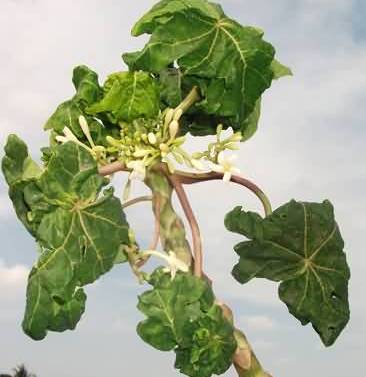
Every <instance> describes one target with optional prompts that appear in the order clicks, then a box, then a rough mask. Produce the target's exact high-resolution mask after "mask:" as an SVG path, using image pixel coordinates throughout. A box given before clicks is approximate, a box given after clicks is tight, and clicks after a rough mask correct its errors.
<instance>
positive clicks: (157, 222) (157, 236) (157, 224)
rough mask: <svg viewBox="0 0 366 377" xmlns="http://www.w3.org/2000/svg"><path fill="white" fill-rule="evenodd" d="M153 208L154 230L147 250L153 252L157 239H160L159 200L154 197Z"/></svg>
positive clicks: (157, 197)
mask: <svg viewBox="0 0 366 377" xmlns="http://www.w3.org/2000/svg"><path fill="white" fill-rule="evenodd" d="M153 202H154V207H155V230H154V238H153V240H152V242H151V244H150V247H149V249H150V250H155V249H156V248H157V246H158V243H159V239H160V198H159V196H156V197H155V198H154V199H153Z"/></svg>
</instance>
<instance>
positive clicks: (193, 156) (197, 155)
mask: <svg viewBox="0 0 366 377" xmlns="http://www.w3.org/2000/svg"><path fill="white" fill-rule="evenodd" d="M203 156H204V154H203V153H202V152H195V153H193V154H192V158H194V159H195V160H199V159H200V158H202V157H203Z"/></svg>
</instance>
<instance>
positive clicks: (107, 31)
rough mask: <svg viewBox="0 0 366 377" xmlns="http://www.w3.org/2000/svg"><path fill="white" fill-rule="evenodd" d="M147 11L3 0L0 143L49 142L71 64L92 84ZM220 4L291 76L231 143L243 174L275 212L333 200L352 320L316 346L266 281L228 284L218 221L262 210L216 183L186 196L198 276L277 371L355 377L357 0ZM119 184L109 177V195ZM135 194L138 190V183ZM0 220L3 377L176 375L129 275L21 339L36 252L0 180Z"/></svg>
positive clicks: (227, 256) (115, 63)
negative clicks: (250, 131) (201, 269)
mask: <svg viewBox="0 0 366 377" xmlns="http://www.w3.org/2000/svg"><path fill="white" fill-rule="evenodd" d="M152 4H153V1H148V0H139V1H138V2H137V1H136V2H134V7H133V8H132V7H131V5H130V3H128V5H126V2H122V1H114V0H106V1H100V0H99V1H97V0H92V1H86V0H75V1H71V0H64V1H62V2H59V1H58V2H51V1H46V0H2V1H1V4H0V56H1V57H2V59H1V61H0V67H1V73H2V75H1V77H0V86H1V88H2V90H1V92H0V100H1V104H2V105H1V117H0V147H1V148H2V147H3V145H4V142H5V139H6V136H7V134H8V133H10V132H15V133H17V134H19V136H21V137H22V138H24V139H25V140H27V141H28V142H29V145H30V149H31V151H32V153H33V155H34V156H35V157H37V156H39V152H38V150H39V148H40V147H41V146H42V145H44V144H45V143H46V141H47V135H46V134H45V133H43V132H42V125H43V124H44V122H45V121H46V119H47V118H48V116H49V115H50V113H51V112H52V111H53V109H54V108H55V106H56V105H57V104H59V103H60V102H61V101H63V100H64V99H66V98H68V97H70V96H71V95H72V86H71V71H72V68H73V66H75V65H77V64H82V63H83V64H87V65H89V66H90V67H92V68H94V69H95V70H96V71H97V72H99V73H100V77H101V79H104V78H105V76H106V74H108V73H109V72H113V71H117V70H120V69H121V68H122V63H121V59H120V54H121V53H122V52H124V51H129V50H134V49H135V48H136V47H138V46H141V45H142V44H143V42H144V38H139V39H132V38H131V37H130V34H129V30H130V27H131V26H132V24H133V22H134V21H135V20H136V19H137V18H138V16H139V15H141V14H142V13H143V12H144V11H145V10H147V9H148V8H149V7H150V6H151V5H152ZM221 4H222V5H223V7H224V9H225V10H226V11H227V13H228V14H230V15H231V16H233V17H235V18H236V19H237V20H239V21H240V22H241V23H243V24H251V25H255V26H259V27H261V28H262V29H264V30H265V33H266V39H267V40H269V41H270V42H272V43H273V44H274V45H275V46H276V48H277V52H278V57H279V58H280V60H281V61H283V62H284V63H286V64H288V65H290V66H291V67H292V69H293V71H294V77H293V78H290V79H283V80H281V81H280V82H278V83H275V84H274V86H273V88H272V89H270V90H269V91H268V93H267V94H266V95H265V98H264V105H263V115H262V120H261V125H260V129H259V131H258V133H257V134H256V135H255V137H253V139H251V140H250V141H249V142H247V143H245V144H244V145H243V146H242V150H241V151H240V153H239V165H240V168H241V170H242V172H243V173H244V174H245V175H246V176H248V177H250V178H251V179H253V180H255V181H256V182H257V183H258V184H260V185H261V186H262V187H263V188H264V189H265V190H266V191H267V193H268V194H269V196H270V198H271V199H272V202H273V204H274V206H275V207H276V206H278V205H280V204H281V203H283V202H285V201H288V200H289V199H291V198H295V199H301V200H308V201H320V200H323V199H325V198H329V199H331V201H332V202H333V203H334V205H335V208H336V215H337V219H338V222H339V224H340V226H341V228H342V231H343V236H344V239H345V242H346V252H347V255H348V260H349V263H350V265H351V271H352V280H351V285H350V302H351V310H352V315H351V321H350V323H349V325H348V327H347V328H346V330H345V331H344V333H343V334H342V335H341V337H340V339H339V340H338V342H337V344H336V345H335V346H333V347H331V348H328V349H325V348H324V347H323V346H322V345H321V343H320V340H319V339H318V337H317V335H316V334H315V333H314V331H313V330H312V329H311V328H310V327H309V326H306V327H302V326H301V325H300V324H299V323H298V322H297V320H296V319H294V318H293V317H291V316H290V315H289V314H288V312H287V309H286V307H285V306H284V305H283V304H282V303H281V302H280V301H279V300H278V299H277V287H276V285H275V284H273V283H270V282H266V281H260V280H258V281H253V282H251V283H249V284H247V285H246V286H240V285H238V284H237V283H236V282H235V281H234V280H233V279H232V278H231V277H230V270H231V268H232V265H233V264H234V263H235V260H236V257H235V255H234V252H233V251H232V245H234V244H235V242H236V241H237V240H238V239H239V238H238V237H236V236H235V235H232V234H229V233H227V232H225V229H224V226H223V216H224V214H225V213H226V212H227V211H228V210H230V209H231V208H232V207H233V206H234V205H238V204H242V205H244V206H245V207H246V208H248V209H249V208H250V209H252V210H260V207H259V205H258V203H257V202H256V201H255V199H254V198H253V197H252V196H251V195H250V194H248V193H246V192H243V191H242V190H240V189H238V188H237V187H230V188H229V187H228V186H226V185H222V184H221V185H220V184H219V183H217V182H216V183H207V184H204V185H203V186H201V187H197V186H196V187H192V188H189V196H190V198H191V200H192V204H193V206H194V208H195V209H196V212H197V216H198V220H199V221H200V223H201V226H202V233H203V235H204V247H205V255H206V264H207V268H206V269H207V271H208V273H209V275H210V276H212V277H213V279H214V280H215V290H216V292H217V294H218V296H219V297H220V298H222V299H224V300H225V301H227V302H228V303H230V305H231V306H232V307H233V308H234V310H235V315H236V320H237V322H238V323H239V324H240V325H241V326H242V327H243V328H244V330H245V332H246V333H247V335H248V337H249V339H250V340H251V341H252V343H253V345H254V348H255V350H256V353H257V354H258V356H259V358H260V359H261V361H262V363H263V365H264V366H265V367H266V368H267V369H268V370H269V371H271V372H272V374H273V375H274V376H284V377H286V376H290V375H296V377H308V376H309V375H316V376H318V375H319V376H332V377H343V376H345V375H349V374H351V373H352V374H360V373H362V372H361V370H363V369H364V367H363V364H364V363H363V361H364V360H363V358H364V355H365V351H366V340H365V338H366V337H365V334H366V304H365V301H364V292H363V287H364V286H365V284H366V274H365V273H364V271H365V270H366V256H365V254H364V252H363V248H364V246H363V245H364V241H363V237H364V234H365V232H366V225H365V221H364V219H363V214H364V212H365V210H366V204H365V200H364V191H365V188H366V170H365V164H366V152H365V147H364V144H365V140H366V129H365V116H366V107H365V103H366V90H365V88H366V73H365V66H366V44H365V42H366V30H365V26H364V25H365V24H364V19H365V17H366V9H365V2H364V1H363V0H355V1H351V0H277V1H275V2H274V1H269V0H257V1H256V2H253V1H246V0H222V1H221ZM198 144H200V142H198ZM121 182H122V180H118V181H117V182H116V185H117V187H118V190H120V186H121ZM208 190H209V191H208ZM140 192H144V189H143V188H142V187H140V186H139V187H137V188H135V193H136V194H137V193H140ZM207 192H210V194H211V195H210V196H208V195H207ZM218 198H220V200H217V199H218ZM140 210H141V211H143V214H141V212H140ZM127 215H128V218H129V221H130V222H131V224H132V225H133V226H134V228H135V229H136V232H137V235H138V236H139V240H140V242H141V244H142V245H146V244H147V243H148V241H149V239H150V236H151V231H152V227H151V226H150V224H149V223H148V221H145V219H146V216H150V215H149V208H148V206H144V205H141V206H140V207H139V208H136V209H131V210H128V212H127ZM142 216H143V218H144V221H141V218H142ZM0 221H1V227H0V238H1V242H2V247H1V251H0V336H1V340H2V341H1V342H0V373H1V372H5V371H9V370H10V369H11V368H13V367H14V366H15V365H16V364H18V363H22V362H25V363H26V364H27V365H28V366H29V368H30V369H31V370H33V371H34V372H36V373H37V375H38V376H39V377H46V376H53V377H76V376H80V375H88V376H89V377H98V376H100V375H101V374H103V375H116V374H119V375H128V376H129V377H140V376H142V375H145V374H146V371H148V372H149V374H150V375H159V376H162V377H173V376H178V375H179V373H178V372H176V371H174V370H173V368H172V365H173V355H172V354H169V353H161V352H159V351H156V350H154V349H151V348H150V347H149V346H147V345H145V344H144V343H143V342H142V341H141V340H140V339H139V338H138V336H137V335H136V334H135V325H136V324H137V322H138V321H139V320H140V318H141V315H140V314H139V313H138V311H137V309H136V308H135V306H136V294H137V293H139V292H142V290H143V288H142V287H139V286H138V284H137V283H136V282H135V280H134V278H133V276H132V275H131V273H130V272H129V271H128V268H127V266H120V267H117V268H115V270H113V271H112V272H111V273H110V274H108V275H107V276H105V277H104V278H102V279H101V280H100V281H98V283H96V284H94V285H93V286H91V287H88V289H87V293H88V303H87V310H86V314H85V315H84V317H83V319H82V321H81V323H80V324H79V326H78V328H77V330H76V331H74V332H66V333H62V334H51V333H50V334H49V335H48V337H47V338H46V339H45V340H44V341H42V342H34V341H32V340H31V339H29V338H27V337H26V336H25V335H24V334H23V333H22V331H21V328H20V321H21V319H22V315H23V310H24V302H25V287H26V277H27V273H28V271H29V268H30V267H31V265H32V263H33V262H34V261H35V259H36V257H37V253H36V249H35V245H34V242H33V240H32V239H31V238H30V237H29V236H28V234H27V233H26V231H25V230H24V229H23V228H22V226H21V225H20V224H19V223H18V221H17V220H16V218H15V216H14V213H13V210H12V208H11V206H10V203H9V201H8V199H7V193H6V187H5V184H4V181H3V179H2V178H0ZM361 368H362V369H361ZM225 375H226V376H229V377H230V376H235V373H234V372H233V371H232V370H230V371H228V372H227V373H226V374H225Z"/></svg>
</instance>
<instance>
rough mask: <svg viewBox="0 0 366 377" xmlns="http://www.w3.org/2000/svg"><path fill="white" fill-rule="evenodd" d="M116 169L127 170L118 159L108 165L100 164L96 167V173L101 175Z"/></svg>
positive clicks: (108, 173) (114, 171) (116, 170)
mask: <svg viewBox="0 0 366 377" xmlns="http://www.w3.org/2000/svg"><path fill="white" fill-rule="evenodd" d="M118 171H129V169H127V167H126V166H125V164H123V163H122V162H120V161H115V162H112V163H110V164H108V165H104V166H100V167H99V169H98V173H99V174H100V175H102V176H106V175H111V174H113V173H116V172H118Z"/></svg>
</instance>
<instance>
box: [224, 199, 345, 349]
mask: <svg viewBox="0 0 366 377" xmlns="http://www.w3.org/2000/svg"><path fill="white" fill-rule="evenodd" d="M225 225H226V227H227V228H228V230H230V231H233V232H237V233H240V234H243V235H244V236H246V237H247V238H249V239H250V240H251V241H245V242H241V243H239V244H238V245H236V246H235V251H236V252H237V253H238V254H239V256H240V260H239V263H238V264H237V265H236V266H235V267H234V269H233V276H234V277H235V279H236V280H238V281H239V282H240V283H246V282H248V281H249V280H251V279H252V278H254V277H258V278H266V279H269V280H273V281H279V282H281V284H280V286H279V296H280V299H281V300H282V301H283V302H284V303H285V304H286V305H287V307H288V309H289V311H290V313H291V314H293V315H294V316H295V317H296V318H297V319H298V320H299V321H300V322H301V323H302V324H303V325H305V324H307V323H309V322H311V324H312V325H313V328H314V329H315V331H316V332H317V333H318V334H319V335H320V337H321V339H322V341H323V343H324V344H325V345H326V346H330V345H332V344H333V343H334V342H335V340H336V339H337V337H338V336H339V334H340V333H341V332H342V330H343V329H344V327H345V326H346V324H347V322H348V320H349V304H348V280H349V278H350V272H349V268H348V265H347V261H346V256H345V253H344V252H343V247H344V243H343V240H342V237H341V234H340V231H339V228H338V225H337V223H336V221H335V219H334V212H333V206H332V204H331V203H330V202H329V201H327V200H326V201H324V202H323V203H306V202H305V203H304V202H296V201H294V200H293V201H291V202H289V203H287V204H285V205H283V206H281V207H279V208H278V209H276V210H275V211H274V212H273V214H271V215H270V216H268V217H266V218H264V219H262V218H261V217H260V216H259V215H258V214H255V213H252V212H245V211H242V209H241V208H240V207H237V208H235V209H234V210H233V211H231V212H230V213H229V214H228V215H227V216H226V218H225Z"/></svg>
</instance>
